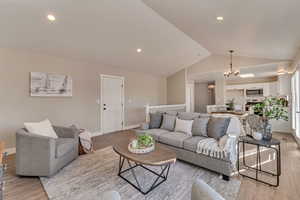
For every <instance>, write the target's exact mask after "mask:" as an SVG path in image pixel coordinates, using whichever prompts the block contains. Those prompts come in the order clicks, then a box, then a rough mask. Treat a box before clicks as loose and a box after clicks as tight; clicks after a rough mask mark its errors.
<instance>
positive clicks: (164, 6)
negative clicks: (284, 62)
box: [143, 0, 300, 59]
mask: <svg viewBox="0 0 300 200" xmlns="http://www.w3.org/2000/svg"><path fill="white" fill-rule="evenodd" d="M143 1H144V2H145V3H146V4H147V5H148V6H150V7H151V8H152V9H153V10H155V11H156V12H157V13H158V14H160V15H161V16H163V17H164V18H166V19H167V20H168V21H169V22H171V23H172V24H174V25H175V26H176V27H178V28H179V29H180V30H182V31H183V32H185V33H186V34H187V35H189V36H190V37H191V38H193V39H194V40H195V41H197V42H198V43H200V44H202V45H203V46H204V47H205V48H207V49H208V50H209V51H210V52H211V53H213V54H224V53H226V52H227V51H228V50H229V49H234V50H236V54H238V55H240V56H250V57H262V58H271V59H292V58H293V57H294V56H295V53H296V52H297V50H298V49H299V47H300V26H299V19H300V12H299V8H300V1H299V0H284V1H283V0H263V1H262V0H250V1H241V0H226V1H220V0H201V1H199V0H185V1H183V0H163V1H161V0H143ZM218 16H222V17H223V19H224V20H223V22H221V23H220V22H218V21H217V20H216V17H218Z"/></svg>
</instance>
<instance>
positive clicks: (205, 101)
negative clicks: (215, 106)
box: [195, 83, 210, 113]
mask: <svg viewBox="0 0 300 200" xmlns="http://www.w3.org/2000/svg"><path fill="white" fill-rule="evenodd" d="M207 87H208V84H207V83H195V112H200V113H206V106H207V105H209V101H210V99H209V94H208V88H207Z"/></svg>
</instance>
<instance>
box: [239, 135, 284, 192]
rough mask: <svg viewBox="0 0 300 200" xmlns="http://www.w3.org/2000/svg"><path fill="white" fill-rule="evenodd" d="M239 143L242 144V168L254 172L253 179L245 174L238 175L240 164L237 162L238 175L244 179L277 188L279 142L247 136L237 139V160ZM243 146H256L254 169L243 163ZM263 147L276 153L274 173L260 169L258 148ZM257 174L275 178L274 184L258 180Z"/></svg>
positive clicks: (279, 161) (279, 169)
mask: <svg viewBox="0 0 300 200" xmlns="http://www.w3.org/2000/svg"><path fill="white" fill-rule="evenodd" d="M240 143H242V160H243V166H241V167H244V168H246V169H252V170H255V178H254V177H251V176H248V175H246V174H242V173H240V162H239V160H238V165H237V168H238V173H239V174H240V175H242V176H244V177H247V178H250V179H253V180H256V181H258V182H261V183H265V184H268V185H270V186H274V187H278V186H279V176H280V175H281V158H280V153H281V152H280V141H279V140H277V139H275V138H273V139H272V140H270V141H265V140H255V139H253V138H252V137H249V136H242V137H240V138H239V141H238V159H239V158H240ZM245 144H251V145H256V165H255V166H256V167H251V166H249V165H247V164H246V161H245ZM261 147H265V148H269V149H272V150H274V151H275V153H276V173H273V172H270V171H265V170H262V169H261V155H260V148H261ZM258 173H265V174H267V175H270V176H276V184H272V183H268V182H265V181H263V180H260V179H258Z"/></svg>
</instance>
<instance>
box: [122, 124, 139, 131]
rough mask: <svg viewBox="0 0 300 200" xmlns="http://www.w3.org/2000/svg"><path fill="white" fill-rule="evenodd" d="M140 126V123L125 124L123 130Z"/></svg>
mask: <svg viewBox="0 0 300 200" xmlns="http://www.w3.org/2000/svg"><path fill="white" fill-rule="evenodd" d="M138 127H140V125H139V124H135V125H131V126H125V127H124V128H123V130H130V129H134V128H138Z"/></svg>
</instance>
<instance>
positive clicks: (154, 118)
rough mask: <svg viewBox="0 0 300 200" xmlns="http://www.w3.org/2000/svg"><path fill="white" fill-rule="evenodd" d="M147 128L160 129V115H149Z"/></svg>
mask: <svg viewBox="0 0 300 200" xmlns="http://www.w3.org/2000/svg"><path fill="white" fill-rule="evenodd" d="M149 115H150V123H149V128H150V129H152V128H160V126H161V122H162V116H163V115H162V113H150V114H149Z"/></svg>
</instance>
